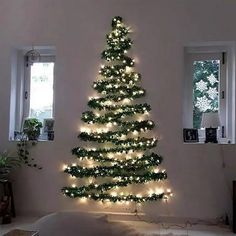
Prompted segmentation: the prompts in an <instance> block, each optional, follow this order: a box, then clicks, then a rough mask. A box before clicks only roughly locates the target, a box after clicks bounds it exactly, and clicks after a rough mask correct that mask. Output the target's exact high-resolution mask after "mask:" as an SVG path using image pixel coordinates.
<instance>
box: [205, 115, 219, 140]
mask: <svg viewBox="0 0 236 236" xmlns="http://www.w3.org/2000/svg"><path fill="white" fill-rule="evenodd" d="M219 126H220V119H219V114H218V112H206V113H203V114H202V122H201V127H202V128H205V134H206V140H205V143H218V141H217V129H218V127H219Z"/></svg>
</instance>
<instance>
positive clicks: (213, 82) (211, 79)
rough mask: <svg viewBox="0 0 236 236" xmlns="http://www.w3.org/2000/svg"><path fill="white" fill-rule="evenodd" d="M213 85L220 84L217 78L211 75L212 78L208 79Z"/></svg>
mask: <svg viewBox="0 0 236 236" xmlns="http://www.w3.org/2000/svg"><path fill="white" fill-rule="evenodd" d="M207 79H208V80H209V82H210V84H211V85H214V84H215V83H216V82H218V80H217V78H216V77H215V76H214V75H213V74H211V75H210V76H208V77H207Z"/></svg>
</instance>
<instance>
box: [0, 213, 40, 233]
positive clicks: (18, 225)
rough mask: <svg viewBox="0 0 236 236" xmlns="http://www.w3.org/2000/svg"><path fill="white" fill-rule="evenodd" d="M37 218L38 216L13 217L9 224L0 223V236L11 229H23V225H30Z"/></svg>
mask: <svg viewBox="0 0 236 236" xmlns="http://www.w3.org/2000/svg"><path fill="white" fill-rule="evenodd" d="M38 219H39V217H32V216H29V217H17V218H13V219H12V223H11V224H6V225H2V224H0V236H2V235H3V234H5V233H7V232H9V231H10V230H12V229H24V227H27V226H29V225H31V224H32V223H33V222H35V221H36V220H38Z"/></svg>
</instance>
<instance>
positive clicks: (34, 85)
mask: <svg viewBox="0 0 236 236" xmlns="http://www.w3.org/2000/svg"><path fill="white" fill-rule="evenodd" d="M53 75H54V63H53V62H49V63H44V62H38V63H34V64H33V65H32V66H31V75H30V111H29V116H30V117H34V118H37V119H39V120H40V121H42V122H43V119H45V118H52V117H53Z"/></svg>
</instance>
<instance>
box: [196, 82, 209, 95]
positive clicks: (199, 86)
mask: <svg viewBox="0 0 236 236" xmlns="http://www.w3.org/2000/svg"><path fill="white" fill-rule="evenodd" d="M196 88H197V90H199V91H200V92H203V91H205V90H207V82H204V81H203V80H200V81H199V82H198V83H196Z"/></svg>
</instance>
